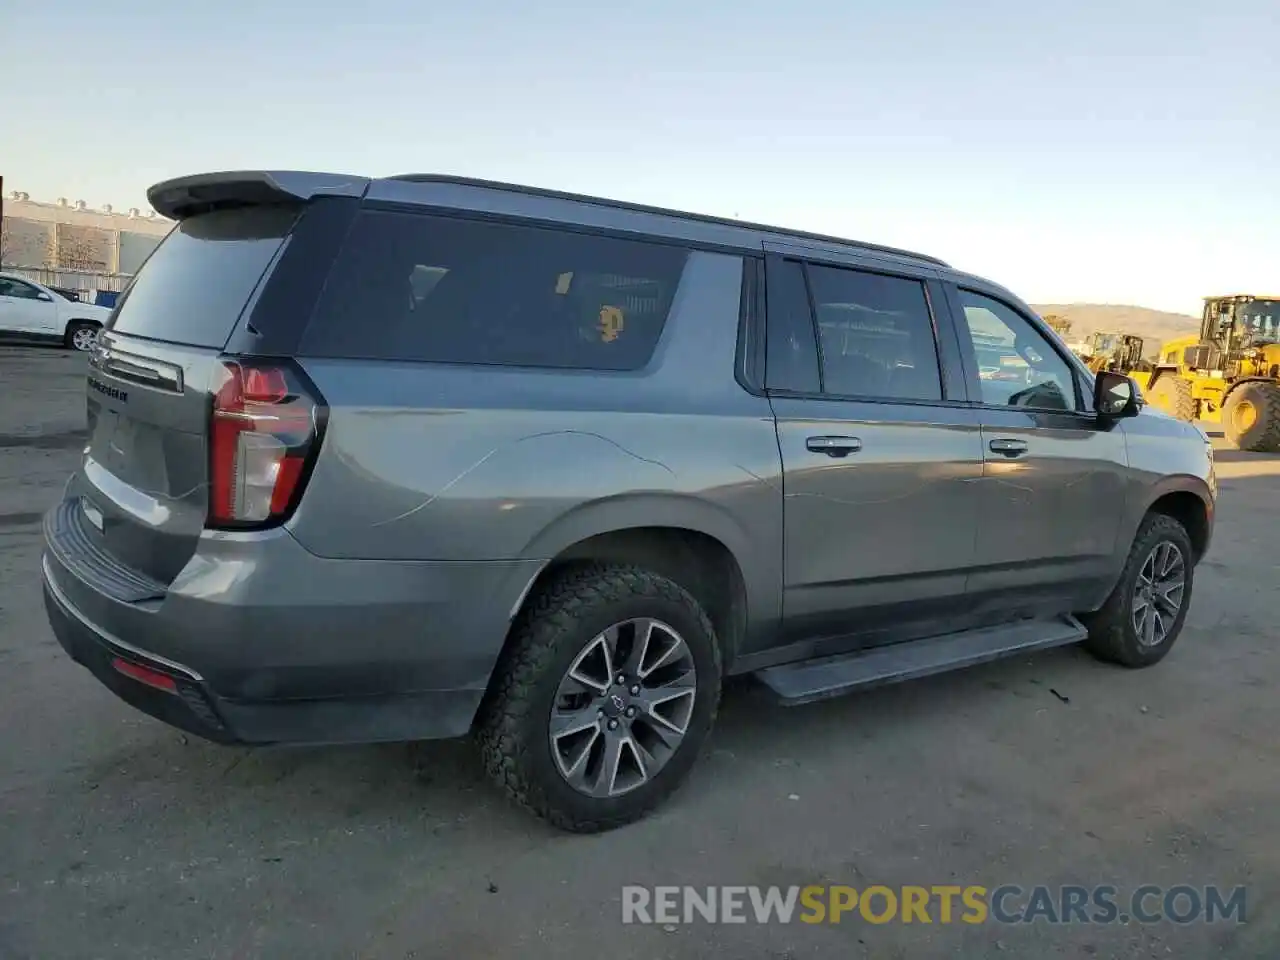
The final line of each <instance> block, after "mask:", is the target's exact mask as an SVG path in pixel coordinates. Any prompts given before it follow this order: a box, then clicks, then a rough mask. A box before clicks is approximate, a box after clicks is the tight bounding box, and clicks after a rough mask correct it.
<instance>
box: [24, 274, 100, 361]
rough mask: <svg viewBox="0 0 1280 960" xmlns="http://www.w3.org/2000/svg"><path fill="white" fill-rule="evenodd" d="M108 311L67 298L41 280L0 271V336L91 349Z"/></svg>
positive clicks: (78, 348) (75, 348) (77, 348)
mask: <svg viewBox="0 0 1280 960" xmlns="http://www.w3.org/2000/svg"><path fill="white" fill-rule="evenodd" d="M109 316H111V311H110V310H109V309H108V308H106V307H99V306H97V305H96V304H92V303H80V302H78V301H76V300H68V299H67V298H66V297H64V296H63V295H62V294H60V293H58V292H57V291H56V290H51V289H50V288H49V287H46V286H45V285H44V284H42V283H36V282H35V281H34V280H28V279H27V278H26V277H19V276H15V275H14V274H11V273H0V337H4V338H6V339H7V338H10V337H12V338H15V339H21V340H37V341H40V340H43V341H47V342H53V343H61V344H62V345H63V346H66V347H69V348H71V349H73V350H92V349H93V345H94V343H95V341H97V339H98V331H99V330H101V329H102V327H103V325H104V324H105V323H106V322H107V317H109Z"/></svg>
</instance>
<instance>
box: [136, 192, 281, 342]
mask: <svg viewBox="0 0 1280 960" xmlns="http://www.w3.org/2000/svg"><path fill="white" fill-rule="evenodd" d="M297 216H298V208H296V207H285V206H281V207H247V208H243V209H237V210H218V211H214V212H211V213H205V214H201V215H199V216H195V217H191V218H190V219H187V220H183V221H182V222H181V223H179V224H178V225H177V226H176V227H174V228H173V230H171V231H170V232H169V235H168V236H167V237H166V238H165V239H164V241H163V242H162V243H161V244H160V246H159V247H157V248H156V250H155V252H154V253H152V254H151V256H150V258H148V260H147V262H146V263H145V264H144V265H143V267H142V270H141V271H140V272H139V273H138V276H137V277H136V278H135V279H134V281H133V283H132V284H131V285H130V287H129V289H128V292H127V293H126V294H125V295H124V296H123V297H122V298H121V301H120V304H119V307H118V309H117V312H116V315H115V317H114V319H113V321H112V324H111V329H112V330H114V331H116V332H118V333H123V334H129V335H131V336H138V337H148V338H150V339H152V340H166V341H169V342H172V343H182V344H187V345H190V346H197V347H212V348H217V349H221V347H222V346H223V344H225V343H226V342H227V338H228V337H229V336H230V334H231V331H232V329H233V328H234V327H235V324H236V320H237V319H238V318H239V317H240V313H241V311H242V310H243V309H244V307H245V304H246V303H248V301H249V298H250V297H251V296H252V295H253V291H254V289H255V288H256V287H257V285H258V282H259V281H260V280H261V279H262V275H263V274H264V273H265V272H266V270H267V267H268V266H270V264H271V261H272V259H273V258H274V257H275V255H276V253H277V252H279V250H280V247H281V245H282V244H283V243H284V240H285V237H287V236H288V235H289V231H290V229H291V228H292V227H293V223H294V221H295V220H296V219H297Z"/></svg>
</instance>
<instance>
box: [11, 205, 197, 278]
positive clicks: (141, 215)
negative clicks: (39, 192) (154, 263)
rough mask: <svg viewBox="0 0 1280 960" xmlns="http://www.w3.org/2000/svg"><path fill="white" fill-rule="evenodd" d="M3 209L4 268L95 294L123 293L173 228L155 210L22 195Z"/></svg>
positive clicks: (171, 224)
mask: <svg viewBox="0 0 1280 960" xmlns="http://www.w3.org/2000/svg"><path fill="white" fill-rule="evenodd" d="M3 209H4V219H3V223H0V269H3V270H5V271H8V272H12V273H20V274H25V275H28V276H30V277H31V278H32V279H34V280H39V281H40V282H42V283H46V284H49V285H50V286H55V287H64V288H68V289H73V290H79V291H84V292H85V293H89V294H92V293H93V292H95V291H97V290H103V291H115V290H121V289H123V287H124V286H125V285H126V284H127V283H128V282H129V280H130V278H132V276H133V275H134V274H135V273H137V272H138V268H139V267H141V266H142V263H143V261H144V260H146V258H147V257H148V256H149V255H150V254H151V251H152V250H154V249H155V248H156V246H157V245H158V244H159V243H160V241H161V240H163V239H164V236H165V234H167V233H168V232H169V229H170V228H171V227H172V226H173V223H172V221H170V220H166V219H165V218H164V217H161V216H159V215H158V214H156V213H155V212H154V211H150V210H148V211H143V210H140V209H136V208H134V209H131V210H128V211H125V212H117V211H115V210H113V209H112V208H111V206H110V205H104V206H102V207H98V208H96V209H95V208H92V207H90V206H89V205H88V204H87V203H85V201H83V200H76V201H74V202H73V201H69V200H67V199H66V198H65V197H62V198H59V199H58V200H56V201H55V202H53V203H42V202H40V201H38V200H32V199H31V198H30V197H29V196H28V195H27V194H25V193H22V192H18V191H14V192H11V193H10V194H9V195H8V196H6V197H5V198H4V208H3Z"/></svg>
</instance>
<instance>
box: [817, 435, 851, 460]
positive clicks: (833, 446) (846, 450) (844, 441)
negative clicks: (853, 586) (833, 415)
mask: <svg viewBox="0 0 1280 960" xmlns="http://www.w3.org/2000/svg"><path fill="white" fill-rule="evenodd" d="M804 445H805V449H807V450H810V451H812V452H813V453H825V454H826V455H827V456H828V457H847V456H848V455H849V454H851V453H857V452H858V451H859V450H861V449H862V441H861V440H859V439H858V438H857V437H810V438H809V439H808V440H806V441H805V442H804Z"/></svg>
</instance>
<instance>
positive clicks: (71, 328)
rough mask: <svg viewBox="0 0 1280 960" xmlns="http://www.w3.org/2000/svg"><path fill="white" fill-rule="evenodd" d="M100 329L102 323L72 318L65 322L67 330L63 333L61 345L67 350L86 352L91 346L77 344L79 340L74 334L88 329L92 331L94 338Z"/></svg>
mask: <svg viewBox="0 0 1280 960" xmlns="http://www.w3.org/2000/svg"><path fill="white" fill-rule="evenodd" d="M101 329H102V324H100V323H98V322H97V321H95V320H72V321H71V322H70V323H68V324H67V332H66V333H65V334H63V337H62V343H63V346H65V347H66V348H67V349H68V350H78V351H80V352H82V353H88V352H89V350H90V349H92V348H90V347H82V346H79V343H80V340H78V339H77V337H76V334H77V333H82V332H83V331H86V330H89V331H92V332H93V335H94V337H95V338H96V337H97V335H98V332H99V331H100V330H101Z"/></svg>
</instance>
